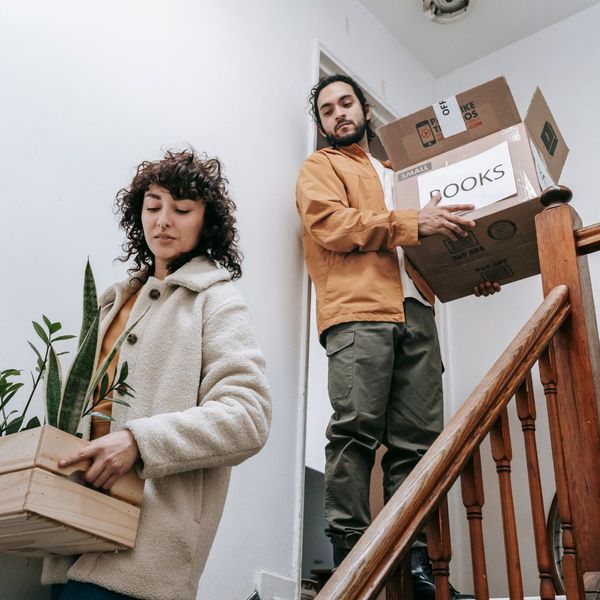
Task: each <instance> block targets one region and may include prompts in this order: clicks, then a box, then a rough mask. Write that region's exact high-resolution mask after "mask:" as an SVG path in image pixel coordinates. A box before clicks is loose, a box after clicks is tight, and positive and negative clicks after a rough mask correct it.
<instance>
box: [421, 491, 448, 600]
mask: <svg viewBox="0 0 600 600" xmlns="http://www.w3.org/2000/svg"><path fill="white" fill-rule="evenodd" d="M427 553H428V554H429V560H430V561H431V566H432V567H433V576H434V578H435V597H436V600H450V572H449V563H450V559H451V558H452V546H451V543H450V522H449V518H448V498H447V497H446V496H444V497H443V498H442V500H441V501H440V504H439V505H438V507H437V508H436V509H435V511H434V512H433V514H432V515H431V517H430V519H429V521H428V522H427Z"/></svg>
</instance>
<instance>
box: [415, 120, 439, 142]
mask: <svg viewBox="0 0 600 600" xmlns="http://www.w3.org/2000/svg"><path fill="white" fill-rule="evenodd" d="M415 127H416V128H417V133H418V134H419V138H420V139H421V144H423V147H424V148H427V147H429V146H433V145H434V144H435V143H436V142H435V136H434V135H433V129H431V125H430V124H429V121H421V122H419V123H417V124H416V125H415Z"/></svg>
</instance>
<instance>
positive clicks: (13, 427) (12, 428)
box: [6, 416, 23, 435]
mask: <svg viewBox="0 0 600 600" xmlns="http://www.w3.org/2000/svg"><path fill="white" fill-rule="evenodd" d="M21 423H23V417H22V416H20V417H17V418H16V419H13V420H12V421H11V422H10V423H9V424H8V425H7V426H6V435H10V434H11V433H17V431H19V428H20V427H21Z"/></svg>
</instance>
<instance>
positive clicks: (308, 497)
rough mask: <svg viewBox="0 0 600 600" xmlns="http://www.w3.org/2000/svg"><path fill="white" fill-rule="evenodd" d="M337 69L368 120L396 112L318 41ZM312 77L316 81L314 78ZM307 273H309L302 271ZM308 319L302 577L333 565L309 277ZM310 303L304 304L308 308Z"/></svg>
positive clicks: (325, 70) (376, 147)
mask: <svg viewBox="0 0 600 600" xmlns="http://www.w3.org/2000/svg"><path fill="white" fill-rule="evenodd" d="M335 73H340V74H344V75H349V76H350V77H352V78H353V79H354V80H356V81H357V82H358V84H359V85H360V86H361V88H362V89H363V91H364V92H365V96H366V97H367V101H368V102H369V104H370V106H371V110H372V113H373V119H372V124H373V128H374V129H375V130H377V128H378V127H381V126H382V125H385V124H386V123H389V122H391V121H393V120H395V119H397V118H398V117H397V116H396V115H395V114H394V113H393V111H392V110H391V109H390V108H389V107H388V106H386V104H385V102H384V101H383V100H382V99H381V98H380V97H379V96H378V95H377V94H375V93H374V92H373V90H372V89H371V88H370V87H369V86H367V85H365V84H364V83H363V81H361V78H360V77H359V76H357V75H356V74H355V73H353V72H352V71H351V70H349V69H347V68H345V67H344V66H343V65H342V64H341V63H340V62H339V61H337V60H336V59H335V58H333V57H332V55H331V54H330V53H329V52H328V51H326V50H325V49H323V48H322V47H319V69H318V79H321V78H322V77H326V76H328V75H333V74H335ZM315 83H316V81H315ZM311 127H312V128H313V130H312V131H311V136H310V138H311V139H312V140H314V143H313V144H312V148H310V151H311V152H312V151H315V150H319V149H321V148H324V147H326V146H327V141H326V140H325V139H324V138H323V137H321V136H320V135H318V134H317V132H316V126H315V125H314V123H313V124H311ZM370 149H371V153H372V154H373V156H375V157H376V158H379V159H381V160H385V159H386V158H387V156H386V153H385V150H384V148H383V145H382V144H381V142H380V140H379V138H377V137H376V138H374V139H373V140H371V142H370ZM307 278H308V275H307ZM306 290H307V297H306V300H305V301H306V306H307V310H306V312H305V314H306V315H307V322H306V323H305V327H306V335H307V344H306V363H307V364H306V369H305V378H306V380H305V386H304V390H305V396H306V430H305V455H304V505H303V526H302V567H301V568H302V578H303V579H317V580H319V579H320V578H321V577H322V578H325V577H327V574H328V572H330V570H331V568H332V566H333V557H332V549H331V543H330V542H329V539H328V538H327V537H326V536H325V532H324V530H325V527H326V526H327V522H326V521H325V517H324V514H323V504H324V500H323V498H324V475H323V472H324V469H325V444H326V442H327V440H326V438H325V430H326V427H327V423H328V422H329V418H330V417H331V414H332V409H331V405H330V403H329V396H328V393H327V357H326V356H325V350H324V348H323V347H322V346H321V344H320V343H319V339H318V334H317V329H316V316H315V315H316V303H315V294H314V290H313V288H312V284H311V283H310V281H308V284H307V286H306ZM308 308H309V309H308ZM380 458H381V455H379V454H378V456H377V458H376V465H375V468H374V469H373V474H372V477H371V507H372V512H373V513H374V515H375V514H377V512H379V510H381V507H382V506H383V494H382V491H381V490H382V474H381V469H380V467H379V461H380Z"/></svg>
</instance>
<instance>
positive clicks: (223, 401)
mask: <svg viewBox="0 0 600 600" xmlns="http://www.w3.org/2000/svg"><path fill="white" fill-rule="evenodd" d="M140 285H141V282H140V281H139V280H136V279H134V280H129V279H128V280H126V281H124V282H122V283H119V284H116V285H114V286H113V287H111V288H109V289H108V290H107V291H106V292H105V294H104V295H103V297H102V299H101V306H102V313H101V315H102V321H101V332H100V333H101V335H100V339H102V336H103V334H104V333H105V332H106V330H107V328H108V326H109V325H110V323H111V321H112V320H113V318H114V317H115V315H116V314H117V313H118V311H119V310H120V308H121V307H122V306H123V304H125V302H127V300H128V299H129V298H130V297H131V295H132V294H133V293H134V292H135V291H137V289H139V288H140ZM146 310H148V312H147V314H146V315H145V316H144V317H143V318H142V320H141V321H140V322H139V323H138V325H137V326H136V328H135V330H134V335H133V336H131V335H130V336H129V337H128V339H127V340H126V341H125V342H124V344H123V346H122V347H121V356H120V361H121V362H122V361H125V360H126V361H127V363H128V365H129V377H128V380H127V381H128V383H129V384H130V385H131V386H132V387H133V388H134V390H135V398H133V399H130V400H129V403H130V407H129V408H127V407H125V406H122V405H120V404H113V409H112V410H113V418H114V419H115V421H114V422H113V423H112V430H113V431H116V430H119V429H123V428H127V429H129V430H130V431H131V432H132V433H133V435H134V437H135V440H136V442H137V445H138V448H139V451H140V456H141V466H140V468H139V473H140V476H141V477H143V478H145V479H146V486H145V489H144V500H143V504H142V510H141V517H140V524H139V528H138V533H137V539H136V544H135V548H134V549H133V550H130V551H123V552H118V553H107V552H105V553H90V554H84V555H82V556H81V557H79V558H78V559H77V560H75V557H66V558H63V557H61V558H51V559H46V560H45V561H44V569H43V573H42V582H43V583H60V582H64V581H65V580H66V579H67V578H69V579H75V580H78V581H86V582H91V583H95V584H97V585H100V586H102V587H105V588H108V589H110V590H114V591H117V592H120V593H123V594H127V595H130V596H133V597H135V598H143V599H146V600H192V599H194V598H196V592H197V588H198V580H199V578H200V575H201V573H202V570H203V568H204V565H205V563H206V560H207V558H208V554H209V551H210V548H211V545H212V543H213V540H214V537H215V533H216V531H217V526H218V524H219V520H220V518H221V514H222V511H223V505H224V503H225V496H226V493H227V488H228V485H229V475H230V470H231V467H232V466H233V465H237V464H239V463H240V462H242V461H243V460H245V459H246V458H248V457H249V456H252V455H253V454H255V453H256V452H258V451H259V450H260V449H261V448H262V446H263V445H264V443H265V441H266V439H267V435H268V430H269V424H270V416H271V404H270V396H269V389H268V384H267V380H266V377H265V365H264V359H263V356H262V354H261V352H260V349H259V347H258V345H257V341H256V336H255V334H254V331H253V328H252V325H251V319H250V315H249V313H248V309H247V307H246V304H245V303H244V300H243V299H242V297H241V295H240V294H239V292H238V291H237V290H236V289H235V287H234V286H233V284H232V283H231V281H230V275H229V273H228V272H227V271H225V270H224V269H220V268H217V267H216V266H214V265H213V264H212V263H211V262H210V261H208V260H206V259H201V258H195V259H193V260H191V261H190V262H189V263H187V264H185V265H184V266H183V267H181V268H180V269H178V270H177V271H176V272H175V273H173V274H171V275H169V276H167V277H166V278H165V279H164V280H162V281H161V280H158V279H156V278H154V277H150V278H149V279H148V280H147V281H146V283H145V284H144V285H143V286H142V289H141V291H140V294H139V297H138V299H137V300H136V303H135V305H134V307H133V310H132V312H131V315H130V317H129V321H130V323H133V322H134V321H135V320H136V319H137V318H138V317H139V316H140V315H142V314H143V313H144V312H145V311H146ZM82 429H83V430H84V437H86V436H88V435H89V421H87V422H85V423H83V424H82ZM223 568H224V569H225V570H226V569H230V568H231V565H224V566H223ZM207 600H212V599H207Z"/></svg>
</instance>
